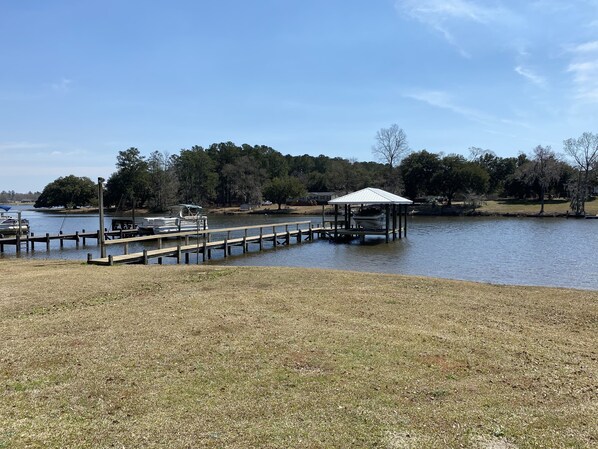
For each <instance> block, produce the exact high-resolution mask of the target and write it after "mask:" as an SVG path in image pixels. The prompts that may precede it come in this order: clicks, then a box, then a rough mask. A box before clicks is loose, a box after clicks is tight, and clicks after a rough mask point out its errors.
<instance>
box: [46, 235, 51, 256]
mask: <svg viewBox="0 0 598 449" xmlns="http://www.w3.org/2000/svg"><path fill="white" fill-rule="evenodd" d="M46 251H50V234H48V233H47V232H46Z"/></svg>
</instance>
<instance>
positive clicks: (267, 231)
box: [87, 221, 331, 265]
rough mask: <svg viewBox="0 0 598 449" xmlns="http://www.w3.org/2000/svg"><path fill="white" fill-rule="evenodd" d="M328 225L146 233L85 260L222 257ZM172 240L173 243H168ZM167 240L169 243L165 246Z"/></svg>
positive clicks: (300, 237)
mask: <svg viewBox="0 0 598 449" xmlns="http://www.w3.org/2000/svg"><path fill="white" fill-rule="evenodd" d="M330 231H331V228H328V229H326V228H324V227H323V226H320V225H314V224H313V223H312V222H311V221H295V222H289V223H273V224H266V225H255V226H241V227H233V228H220V229H206V230H199V231H186V232H177V233H168V234H159V235H148V236H139V237H129V238H122V239H115V240H108V241H106V242H105V243H104V244H105V246H107V247H113V246H122V248H123V250H122V254H118V255H112V254H111V255H107V256H104V257H99V258H93V257H92V256H91V254H88V259H87V263H88V264H91V265H115V264H145V265H147V264H149V263H150V261H151V260H152V259H157V262H158V263H159V264H161V263H162V261H163V258H165V257H170V258H174V259H175V260H176V262H177V263H183V262H184V263H186V264H188V263H189V262H190V255H191V254H196V255H197V259H198V261H199V257H200V254H201V259H202V261H204V262H205V261H206V260H209V259H211V258H212V252H213V251H217V250H220V251H222V253H223V256H224V257H228V256H229V255H231V252H232V248H233V247H241V248H242V251H243V253H246V252H248V251H249V250H250V248H251V247H252V246H253V247H254V248H257V249H258V250H260V251H261V250H263V249H264V246H265V244H266V243H269V246H271V247H277V246H279V245H290V244H291V242H292V241H293V240H294V241H295V242H296V243H298V244H299V243H301V242H303V241H313V240H314V238H316V237H324V236H325V235H326V234H327V232H330ZM175 241H176V245H172V243H173V242H175ZM149 242H155V243H157V246H158V248H156V249H144V250H143V251H138V252H134V253H129V245H131V244H135V243H149ZM169 243H170V245H169V246H166V245H168V244H169Z"/></svg>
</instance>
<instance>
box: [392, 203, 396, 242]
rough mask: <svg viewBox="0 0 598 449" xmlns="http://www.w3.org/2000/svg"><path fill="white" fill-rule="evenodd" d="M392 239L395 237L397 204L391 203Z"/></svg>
mask: <svg viewBox="0 0 598 449" xmlns="http://www.w3.org/2000/svg"><path fill="white" fill-rule="evenodd" d="M392 239H393V241H394V240H396V239H397V205H396V204H393V205H392Z"/></svg>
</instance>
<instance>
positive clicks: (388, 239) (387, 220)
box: [386, 204, 390, 243]
mask: <svg viewBox="0 0 598 449" xmlns="http://www.w3.org/2000/svg"><path fill="white" fill-rule="evenodd" d="M389 233H390V204H387V205H386V243H388V242H389V241H390V236H389Z"/></svg>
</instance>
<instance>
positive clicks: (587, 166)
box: [563, 132, 598, 215]
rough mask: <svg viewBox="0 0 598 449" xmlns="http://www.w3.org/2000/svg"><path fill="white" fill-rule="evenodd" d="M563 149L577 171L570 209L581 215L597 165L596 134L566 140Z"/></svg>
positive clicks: (597, 138)
mask: <svg viewBox="0 0 598 449" xmlns="http://www.w3.org/2000/svg"><path fill="white" fill-rule="evenodd" d="M563 149H564V150H565V153H566V154H568V155H569V156H570V157H571V158H572V159H573V161H574V162H575V165H576V168H577V171H578V173H577V183H576V184H577V185H576V187H575V188H574V192H573V195H572V198H571V208H572V209H573V210H574V211H575V214H576V215H583V214H585V206H586V199H587V197H588V187H589V181H590V174H591V171H592V169H593V168H594V167H595V166H596V164H597V163H598V134H592V133H588V132H585V133H583V134H582V135H581V136H580V137H578V138H577V139H567V140H565V141H564V142H563Z"/></svg>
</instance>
